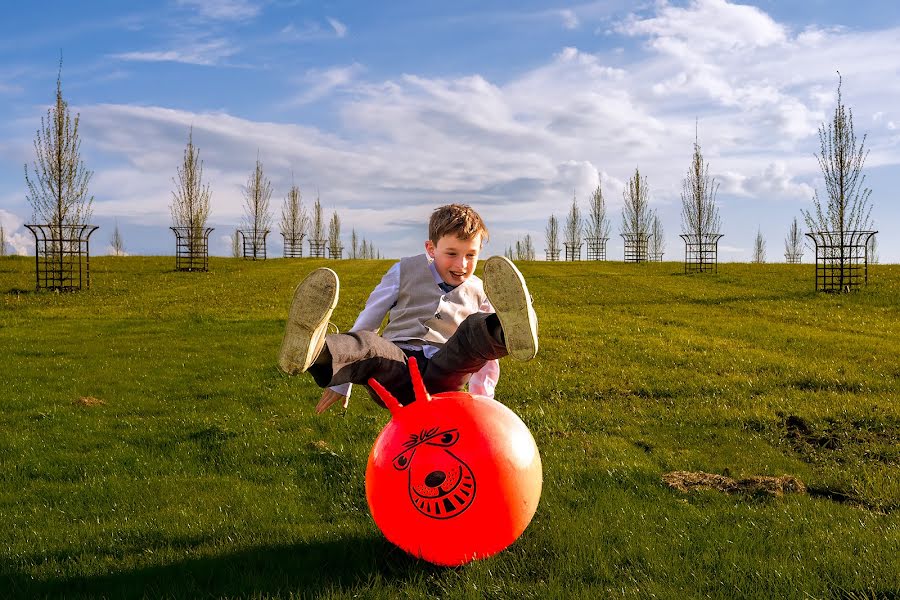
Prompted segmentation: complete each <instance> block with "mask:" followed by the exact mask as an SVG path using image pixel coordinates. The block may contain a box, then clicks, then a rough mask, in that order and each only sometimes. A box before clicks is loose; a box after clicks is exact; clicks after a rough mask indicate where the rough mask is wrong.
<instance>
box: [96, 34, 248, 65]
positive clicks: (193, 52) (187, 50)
mask: <svg viewBox="0 0 900 600" xmlns="http://www.w3.org/2000/svg"><path fill="white" fill-rule="evenodd" d="M237 52H238V49H237V48H236V47H234V46H232V45H231V43H230V42H229V41H227V40H224V39H213V40H209V41H206V42H197V43H191V44H188V45H185V46H183V47H180V48H175V49H171V50H159V51H146V52H123V53H121V54H114V55H113V57H114V58H118V59H121V60H128V61H138V62H177V63H185V64H190V65H207V66H208V65H215V64H218V63H220V62H221V61H222V60H223V59H226V58H228V57H230V56H233V55H234V54H236V53H237Z"/></svg>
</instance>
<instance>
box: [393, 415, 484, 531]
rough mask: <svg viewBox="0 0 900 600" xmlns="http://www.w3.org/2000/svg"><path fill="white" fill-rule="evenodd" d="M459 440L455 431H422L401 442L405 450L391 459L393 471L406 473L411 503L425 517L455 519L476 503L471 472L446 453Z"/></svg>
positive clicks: (455, 457) (459, 461)
mask: <svg viewBox="0 0 900 600" xmlns="http://www.w3.org/2000/svg"><path fill="white" fill-rule="evenodd" d="M458 440H459V431H458V430H456V429H447V430H445V431H441V430H440V427H434V428H432V429H427V430H423V431H422V432H421V433H420V434H412V435H410V437H409V440H407V441H406V442H404V443H403V445H404V446H406V449H405V450H404V451H403V452H401V453H400V454H398V455H397V457H396V458H394V461H393V464H394V468H395V469H397V470H398V471H404V470H405V471H408V473H409V480H408V485H409V499H410V501H412V503H413V506H415V507H416V510H418V511H419V512H420V513H422V514H423V515H425V516H426V517H432V518H434V519H449V518H452V517H455V516H457V515H459V514H460V513H462V512H463V511H464V510H466V509H467V508H469V507H470V506H471V505H472V502H473V501H474V500H475V476H474V475H473V474H472V469H470V468H469V466H468V465H467V464H466V463H465V462H463V461H462V460H461V459H460V458H459V457H458V456H456V455H455V454H453V453H452V452H450V450H448V448H449V447H450V446H453V445H454V444H456V442H457V441H458ZM414 457H415V461H413V458H414ZM414 463H415V464H414Z"/></svg>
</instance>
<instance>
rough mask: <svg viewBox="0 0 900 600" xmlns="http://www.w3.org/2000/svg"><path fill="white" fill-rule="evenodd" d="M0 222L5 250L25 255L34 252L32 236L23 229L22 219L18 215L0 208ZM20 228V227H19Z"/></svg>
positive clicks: (23, 222)
mask: <svg viewBox="0 0 900 600" xmlns="http://www.w3.org/2000/svg"><path fill="white" fill-rule="evenodd" d="M0 224H2V225H3V235H4V237H5V238H6V243H7V248H6V251H7V252H10V249H12V252H13V253H14V254H18V255H20V256H27V255H28V254H33V253H34V236H33V235H32V234H31V232H30V231H28V230H27V229H25V228H24V227H23V225H24V224H25V221H23V220H22V219H21V218H20V217H19V216H18V215H15V214H13V213H11V212H9V211H6V210H3V209H2V208H0ZM20 228H21V229H20Z"/></svg>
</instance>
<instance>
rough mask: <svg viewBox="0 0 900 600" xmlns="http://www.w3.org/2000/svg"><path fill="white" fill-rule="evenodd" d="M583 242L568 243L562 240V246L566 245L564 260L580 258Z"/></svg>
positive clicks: (572, 260) (571, 260)
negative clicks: (576, 243)
mask: <svg viewBox="0 0 900 600" xmlns="http://www.w3.org/2000/svg"><path fill="white" fill-rule="evenodd" d="M582 245H583V244H578V245H577V246H576V245H575V244H569V243H568V242H563V246H565V247H566V260H567V261H570V262H574V261H576V260H581V246H582Z"/></svg>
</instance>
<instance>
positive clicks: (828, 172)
mask: <svg viewBox="0 0 900 600" xmlns="http://www.w3.org/2000/svg"><path fill="white" fill-rule="evenodd" d="M865 145H866V136H865V134H864V135H863V136H862V139H861V140H859V142H858V143H857V139H856V133H855V132H854V130H853V110H852V109H849V108H846V107H845V106H844V103H843V101H842V97H841V77H840V73H838V89H837V106H836V107H835V109H834V116H833V117H832V119H831V122H830V123H828V124H827V125H826V124H824V123H823V124H822V125H820V126H819V149H820V151H819V153H818V154H816V159H817V160H818V162H819V168H820V169H821V170H822V175H823V177H824V179H825V194H826V195H827V197H828V198H827V203H826V204H825V206H823V205H822V199H821V198H820V197H819V192H818V190H816V191H815V193H814V196H813V208H814V211H812V212H811V211H807V210H803V211H801V212H802V213H803V218H804V219H805V220H806V226H807V227H808V228H809V229H810V231H813V232H815V231H828V232H834V233H836V234H837V236H838V239H839V240H841V245H842V248H843V245H844V244H845V242H844V238H845V235H846V234H847V232H850V231H861V230H867V229H871V227H872V222H871V217H870V216H871V212H872V207H871V205H870V204H869V196H870V195H871V193H872V190H870V189H869V188H867V187H864V184H865V180H866V177H865V175H863V174H862V169H863V165H864V164H865V162H866V157H867V156H868V154H869V151H868V150H866V148H865ZM848 245H849V244H848ZM842 254H843V252H842Z"/></svg>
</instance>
